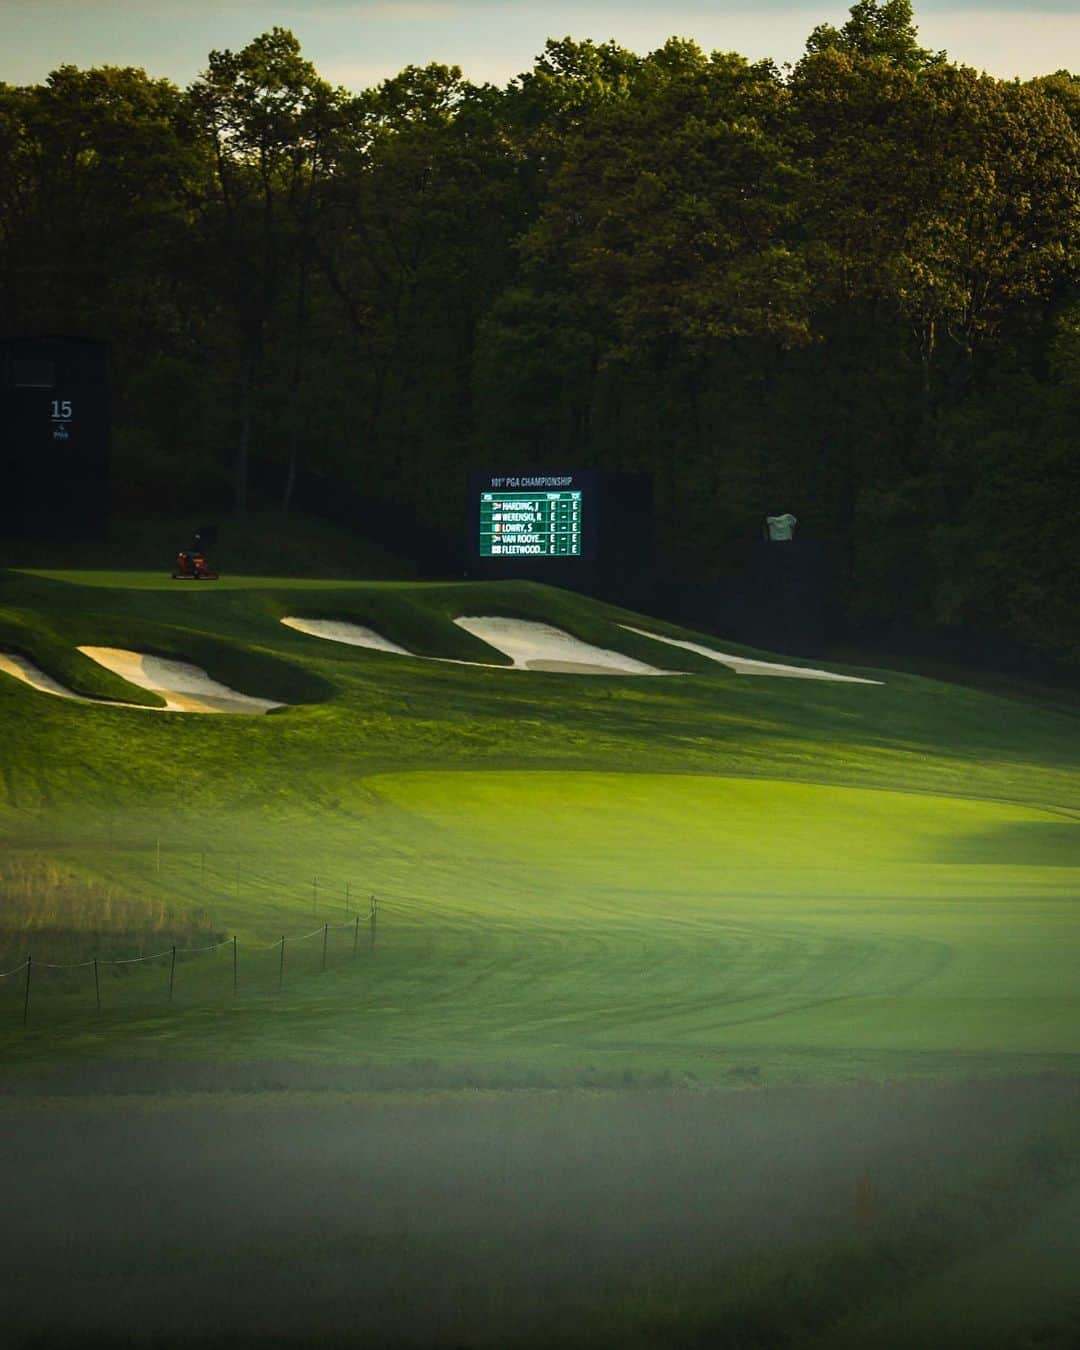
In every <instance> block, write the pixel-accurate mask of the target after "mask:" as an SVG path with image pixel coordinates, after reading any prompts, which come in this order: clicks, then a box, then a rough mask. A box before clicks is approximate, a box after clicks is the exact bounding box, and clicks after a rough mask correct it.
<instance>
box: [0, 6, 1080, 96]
mask: <svg viewBox="0 0 1080 1350" xmlns="http://www.w3.org/2000/svg"><path fill="white" fill-rule="evenodd" d="M850 3H851V0H847V2H846V3H844V2H843V0H842V2H841V3H839V4H838V3H835V2H834V0H817V3H813V0H810V2H809V3H808V0H666V2H665V3H657V2H656V0H307V3H298V2H297V0H292V2H291V3H290V0H144V3H133V2H132V0H0V81H4V82H7V83H9V84H33V83H37V82H39V81H41V80H43V79H44V78H45V76H46V75H47V74H48V72H49V71H50V70H53V69H55V68H56V67H57V66H60V65H63V64H74V65H78V66H93V65H104V64H111V65H134V66H142V67H144V68H145V69H146V70H147V71H148V72H149V73H150V74H151V75H155V76H167V77H168V78H170V79H172V80H174V81H176V82H177V83H178V84H182V85H183V84H187V83H189V82H190V81H191V80H192V79H194V78H195V77H196V76H197V75H198V74H199V73H200V71H201V70H202V69H203V68H204V66H205V64H206V55H207V53H208V52H209V51H210V50H211V49H215V48H216V49H222V48H233V49H236V48H239V47H243V46H244V45H245V44H246V43H247V42H249V41H250V40H251V39H252V38H253V37H256V36H257V35H258V34H259V33H262V32H265V31H266V30H267V29H269V28H271V27H273V26H274V25H275V24H277V25H280V26H282V27H285V28H291V29H292V31H293V32H294V33H296V35H297V37H298V38H299V39H300V42H301V44H302V46H303V49H304V54H305V56H307V57H308V58H309V59H310V60H312V61H313V62H314V63H315V65H316V67H317V68H318V70H319V73H320V74H321V75H322V76H323V77H324V78H325V79H327V80H329V81H331V83H334V84H342V85H345V86H346V87H347V88H350V89H359V88H362V87H365V86H368V85H372V84H377V83H378V82H379V81H380V80H381V79H384V78H386V77H387V76H390V75H393V74H395V73H396V72H397V71H399V70H401V69H402V67H403V66H406V65H409V64H415V65H423V64H425V63H427V62H428V61H442V62H445V63H446V64H448V65H454V64H456V65H460V66H461V67H462V70H463V71H464V74H465V75H466V77H467V78H469V79H471V80H474V81H476V82H482V81H485V80H490V81H491V82H493V83H495V84H505V83H506V82H507V81H508V80H509V79H511V78H513V76H514V75H516V74H517V73H518V72H520V71H522V70H525V69H527V68H528V67H529V66H530V65H531V64H532V62H533V59H534V58H535V56H536V55H537V53H538V52H540V51H541V50H542V48H543V45H544V41H545V39H546V38H548V37H565V36H567V35H569V36H572V37H575V38H593V39H595V40H598V41H604V40H607V39H610V38H614V39H615V40H616V41H617V42H619V43H620V44H621V45H622V46H624V47H629V48H631V49H632V50H634V51H638V52H645V51H651V50H653V49H654V48H656V47H658V46H660V45H661V44H662V43H663V42H664V40H665V39H666V38H668V37H671V36H672V35H678V36H679V37H689V38H694V39H695V40H696V41H697V42H698V43H700V45H701V46H702V47H704V48H705V49H706V50H707V51H714V50H725V51H737V52H741V53H742V54H743V55H744V56H747V57H749V58H750V59H752V60H757V59H759V58H761V57H766V56H770V57H772V58H773V59H774V60H776V61H778V62H781V63H783V62H786V61H795V60H797V59H798V57H799V56H800V54H801V52H802V50H803V47H804V44H805V42H806V37H807V35H808V34H809V33H810V31H811V29H813V28H814V27H815V26H816V25H817V24H819V23H822V22H828V23H834V24H837V25H839V24H841V23H842V22H843V20H844V19H845V18H846V16H847V12H848V9H849V6H850ZM915 10H916V17H917V21H918V24H919V35H920V38H921V41H922V43H923V45H924V46H926V47H930V48H932V49H933V50H935V51H937V50H941V49H944V50H946V51H947V52H948V54H949V56H950V58H951V59H952V60H954V61H959V62H963V63H964V64H966V65H971V66H975V67H976V68H978V69H980V70H987V71H989V72H990V73H991V74H993V75H999V76H1005V77H1011V76H1021V77H1028V76H1032V75H1042V74H1047V73H1049V72H1051V71H1054V70H1060V69H1062V68H1063V67H1067V68H1069V69H1071V70H1073V71H1080V0H1026V3H1025V2H1023V0H985V2H980V0H922V3H918V0H916V5H915Z"/></svg>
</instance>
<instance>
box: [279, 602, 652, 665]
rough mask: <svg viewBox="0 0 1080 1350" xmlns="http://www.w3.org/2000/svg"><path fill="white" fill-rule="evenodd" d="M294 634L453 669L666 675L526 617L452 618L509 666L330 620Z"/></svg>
mask: <svg viewBox="0 0 1080 1350" xmlns="http://www.w3.org/2000/svg"><path fill="white" fill-rule="evenodd" d="M281 622H282V623H283V624H285V625H286V626H287V627H289V628H295V629H296V631H297V632H299V633H308V634H309V635H310V636H312V637H321V638H328V639H329V640H330V641H332V642H345V643H348V644H349V646H351V647H370V648H372V649H373V650H375V651H380V652H397V653H398V655H399V656H411V657H412V658H413V659H414V660H416V661H442V662H445V663H446V664H447V665H453V666H481V667H483V668H484V669H489V670H507V669H510V670H542V671H548V672H556V673H558V674H565V675H671V674H673V673H675V672H673V671H670V670H658V669H656V667H654V666H647V665H646V664H645V663H644V661H635V660H634V658H633V657H632V656H623V654H622V653H621V652H612V651H606V650H605V649H604V648H603V647H593V646H592V645H591V644H590V643H588V642H582V641H581V640H580V639H579V638H576V637H571V636H570V634H569V633H564V632H563V631H562V630H561V629H559V628H552V627H551V626H550V624H546V623H534V622H532V621H530V620H527V619H504V618H496V617H495V616H483V617H480V616H477V617H469V618H461V619H455V620H454V622H455V623H456V624H457V625H458V627H459V628H464V629H465V631H466V632H467V633H472V635H473V636H474V637H478V638H479V639H480V640H481V642H486V643H487V644H488V645H489V646H490V647H494V648H495V649H496V650H497V651H500V652H502V653H503V655H504V656H508V657H510V659H511V661H513V663H514V664H513V666H509V667H508V666H496V665H489V664H488V663H487V662H484V661H458V660H455V659H453V658H451V657H447V656H418V655H417V654H416V653H415V652H410V651H406V649H405V648H404V647H399V646H398V645H397V643H396V642H391V641H390V640H389V638H384V637H383V636H382V635H381V634H380V633H376V632H375V630H374V629H372V628H365V627H364V626H363V625H362V624H358V623H347V622H345V621H344V620H336V619H295V618H287V619H282V621H281Z"/></svg>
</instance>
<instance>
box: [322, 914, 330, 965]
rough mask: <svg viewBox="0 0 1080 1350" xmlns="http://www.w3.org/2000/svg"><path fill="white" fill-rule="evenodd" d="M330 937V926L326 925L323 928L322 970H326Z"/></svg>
mask: <svg viewBox="0 0 1080 1350" xmlns="http://www.w3.org/2000/svg"><path fill="white" fill-rule="evenodd" d="M329 935H330V925H329V924H328V923H324V924H323V926H322V968H323V970H325V969H326V939H327V937H329Z"/></svg>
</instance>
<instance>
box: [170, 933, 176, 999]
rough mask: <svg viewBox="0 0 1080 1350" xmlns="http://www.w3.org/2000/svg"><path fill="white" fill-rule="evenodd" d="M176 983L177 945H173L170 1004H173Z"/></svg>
mask: <svg viewBox="0 0 1080 1350" xmlns="http://www.w3.org/2000/svg"><path fill="white" fill-rule="evenodd" d="M175 982H176V945H175V943H174V944H173V949H172V959H171V960H170V962H169V1002H170V1003H171V1002H172V995H173V985H174V984H175Z"/></svg>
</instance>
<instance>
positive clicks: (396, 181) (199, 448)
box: [0, 0, 1080, 661]
mask: <svg viewBox="0 0 1080 1350" xmlns="http://www.w3.org/2000/svg"><path fill="white" fill-rule="evenodd" d="M1078 245H1080V77H1077V76H1073V75H1071V74H1069V73H1068V72H1065V71H1060V72H1058V73H1056V74H1048V75H1047V76H1046V77H1044V78H1040V79H1036V80H1031V81H1026V82H1022V81H1008V80H1001V79H996V78H992V77H990V76H987V75H985V74H980V73H978V72H977V71H975V70H972V69H970V68H968V67H965V66H963V65H961V64H957V63H956V62H954V61H952V60H950V59H949V58H948V57H947V56H946V54H945V53H935V52H931V51H927V50H925V49H924V48H923V47H921V46H920V44H919V40H918V33H917V30H916V28H915V24H914V19H913V15H912V11H911V6H910V5H909V4H908V3H907V0H858V3H856V4H855V5H854V6H853V8H852V9H851V12H850V16H849V18H848V20H847V22H846V23H844V24H843V26H842V27H839V28H836V27H833V26H830V25H822V26H820V27H818V28H816V29H815V30H814V31H813V32H812V33H811V34H810V36H809V38H808V40H807V43H806V48H805V53H804V55H803V57H802V59H801V60H800V61H799V62H798V63H797V64H795V65H794V66H793V67H785V68H783V69H780V68H778V67H777V66H776V65H775V64H773V63H772V62H768V61H766V62H757V63H751V62H749V61H747V60H745V59H744V58H742V57H741V56H739V55H737V54H734V53H729V52H716V53H713V54H711V55H709V54H706V53H705V52H703V51H702V50H701V49H700V48H699V47H697V46H696V45H695V44H694V43H693V42H690V41H686V40H682V39H672V40H671V41H669V42H668V43H666V44H665V45H664V46H663V47H662V48H660V49H659V50H657V51H654V52H652V53H650V54H648V55H639V54H635V53H633V52H630V51H627V50H624V49H623V48H621V47H620V46H618V45H616V44H614V43H607V44H596V43H592V42H576V41H572V40H570V39H566V40H562V41H551V42H549V43H548V44H547V47H546V49H545V50H544V52H543V53H542V54H541V55H540V57H539V58H538V59H537V61H536V62H535V64H534V66H533V67H532V69H530V70H528V71H525V72H524V73H522V74H521V75H519V76H518V77H517V78H516V79H513V80H511V81H510V82H509V83H508V84H507V85H506V87H505V88H497V87H494V86H492V85H486V84H485V85H475V84H472V83H470V82H469V81H468V80H467V79H466V78H465V77H464V76H463V74H462V72H461V71H460V70H459V69H457V68H456V67H448V66H443V65H429V66H426V67H423V68H419V67H410V68H407V69H405V70H403V71H402V72H401V73H400V74H398V75H396V76H394V77H393V78H392V79H388V80H386V81H384V82H383V83H382V84H380V85H379V86H378V87H377V88H373V89H369V90H365V91H363V92H361V93H359V94H356V93H350V92H347V91H345V90H342V89H335V88H333V87H331V86H330V85H329V84H327V83H326V82H324V81H323V80H322V79H321V78H320V77H319V75H318V73H317V71H316V70H315V68H314V67H313V66H312V65H311V64H310V63H309V62H308V61H306V60H305V59H304V57H303V55H302V53H301V51H300V48H299V45H298V43H297V41H296V39H295V38H294V37H293V35H292V34H291V33H289V32H287V31H285V30H282V29H278V28H275V29H274V30H273V31H271V32H269V33H266V34H264V35H262V36H260V37H257V38H256V39H255V40H253V41H252V42H251V43H250V44H249V45H248V46H247V47H245V48H244V49H243V50H242V51H236V52H232V51H215V52H211V53H210V55H209V58H208V63H207V67H206V70H205V72H204V74H203V75H202V77H201V78H199V79H198V80H196V81H195V82H194V83H193V84H192V85H191V86H190V87H189V88H187V89H180V88H178V87H176V86H175V85H174V84H172V83H170V82H169V81H167V80H163V79H156V78H152V77H151V76H149V75H147V74H146V73H144V72H143V71H141V70H137V69H122V68H117V67H102V68H98V69H77V68H76V67H74V66H64V67H62V68H60V69H59V70H56V71H55V72H53V74H51V75H50V76H49V78H48V79H47V80H46V81H45V83H44V84H41V85H38V86H32V87H14V86H10V85H0V330H2V332H3V334H4V335H18V334H28V333H44V332H53V333H55V332H61V333H78V334H86V335H90V336H97V337H101V338H106V339H108V340H109V342H110V343H111V350H112V357H111V360H112V370H113V374H112V379H113V386H114V400H115V407H114V414H115V435H114V474H113V482H114V495H115V498H116V505H117V508H118V509H121V510H125V511H129V512H133V513H137V512H144V513H146V512H151V511H153V510H155V509H162V508H168V509H174V510H175V509H189V510H191V511H192V512H196V511H197V512H198V513H199V514H206V513H208V512H209V511H210V510H211V509H212V510H214V511H224V510H235V511H237V512H239V513H243V512H245V511H246V510H249V509H253V508H255V507H259V508H260V509H264V510H265V509H266V508H267V507H268V506H271V505H273V506H274V507H275V508H280V510H281V511H283V512H288V511H289V510H290V509H295V508H298V507H305V508H307V509H314V510H316V511H319V510H330V509H331V506H332V504H333V503H334V502H335V501H336V502H338V503H341V502H350V501H352V502H362V501H366V502H368V503H371V502H378V503H386V502H395V503H399V504H403V505H405V506H407V509H408V511H409V512H411V513H412V515H411V516H410V517H408V518H409V519H412V520H413V521H414V523H415V528H416V531H417V532H418V536H419V535H420V534H422V533H423V532H424V530H425V529H431V528H432V527H433V526H434V525H435V524H436V523H437V521H438V518H439V516H440V515H441V514H445V512H446V509H447V505H448V503H449V504H453V505H455V508H456V506H457V505H459V504H462V503H463V500H464V481H465V475H466V471H467V470H468V469H470V468H473V467H480V466H488V465H491V466H512V467H515V468H517V467H520V468H529V467H534V468H582V467H590V466H595V467H599V468H611V469H621V470H632V471H640V472H647V473H649V474H650V475H652V477H653V479H654V483H655V493H656V503H657V520H658V537H657V547H658V560H659V567H660V568H661V570H662V571H663V573H664V574H665V575H666V576H669V577H671V578H674V579H679V578H685V579H690V578H705V579H708V578H720V577H723V576H725V575H727V574H729V573H731V571H732V570H733V569H737V568H738V567H739V566H740V565H741V562H742V560H743V559H744V558H745V556H746V552H747V549H748V547H749V546H750V543H751V541H752V540H753V539H754V538H755V537H756V536H757V534H758V533H759V532H760V522H761V519H762V516H763V515H764V514H765V512H766V511H769V510H777V509H779V510H791V511H793V512H794V513H795V514H796V515H797V516H798V517H799V520H800V529H803V530H805V531H806V532H807V533H808V535H810V536H811V537H813V538H815V539H817V540H818V541H820V543H821V546H822V548H824V549H826V550H827V551H828V555H829V557H830V559H832V562H833V566H834V568H835V572H836V577H837V586H836V595H837V596H838V597H839V599H838V602H837V607H836V616H835V618H836V620H837V622H839V623H840V624H841V625H842V626H843V627H844V628H845V629H846V631H848V632H851V633H866V634H881V633H884V632H887V631H889V630H894V631H909V630H910V631H912V632H914V631H923V630H930V629H935V628H936V629H944V630H953V631H963V632H971V633H993V634H997V635H999V636H1000V637H1001V638H1002V639H1003V640H1006V641H1010V642H1014V643H1016V644H1018V645H1019V646H1021V647H1025V648H1027V649H1030V650H1031V651H1033V652H1042V653H1044V654H1051V655H1053V656H1055V657H1057V658H1065V659H1069V660H1073V661H1080V559H1078V550H1077V544H1076V537H1075V536H1076V533H1077V529H1078V527H1080V453H1078V449H1077V445H1078V439H1080V288H1078V269H1077V262H1078V257H1080V253H1078ZM408 548H409V544H408V540H407V539H403V540H400V541H399V542H398V550H399V551H401V552H408Z"/></svg>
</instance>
